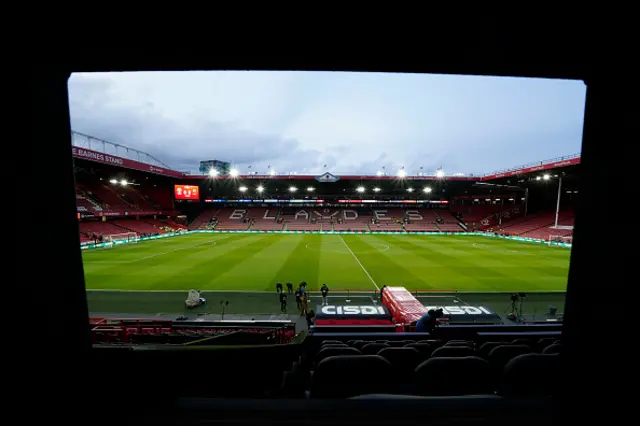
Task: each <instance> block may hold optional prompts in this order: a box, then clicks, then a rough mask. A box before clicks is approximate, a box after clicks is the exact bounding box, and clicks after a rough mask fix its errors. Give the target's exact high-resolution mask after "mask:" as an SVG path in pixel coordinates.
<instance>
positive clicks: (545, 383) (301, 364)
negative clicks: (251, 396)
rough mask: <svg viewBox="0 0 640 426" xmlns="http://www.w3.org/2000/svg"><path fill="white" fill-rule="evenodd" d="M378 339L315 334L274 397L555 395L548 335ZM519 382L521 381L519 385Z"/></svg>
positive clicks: (551, 344) (554, 358)
mask: <svg viewBox="0 0 640 426" xmlns="http://www.w3.org/2000/svg"><path fill="white" fill-rule="evenodd" d="M380 337H381V336H380V335H375V336H368V335H367V334H366V333H361V334H360V335H357V336H356V335H353V334H349V335H348V336H345V337H343V338H339V339H338V338H336V335H335V334H332V335H331V336H330V337H328V338H326V339H322V338H321V337H318V336H314V338H313V340H314V341H313V343H311V344H309V345H307V346H305V347H303V348H301V355H300V357H299V359H297V360H295V361H294V362H293V363H292V365H291V368H290V369H289V370H288V371H286V372H285V373H284V374H283V380H282V387H281V390H280V392H281V395H282V396H285V397H288V398H296V397H297V398H304V397H310V398H349V397H354V396H358V395H365V394H372V393H373V394H376V393H379V394H396V395H420V396H462V395H480V394H485V395H494V394H498V395H501V396H502V397H511V396H515V397H517V396H523V395H541V396H544V395H552V394H553V393H554V391H555V389H554V388H553V386H550V385H549V384H550V383H552V382H553V380H554V377H557V374H558V367H559V364H558V363H559V358H558V355H557V354H550V353H548V351H549V352H550V351H554V349H555V348H554V347H555V346H557V343H556V341H555V340H554V339H553V338H550V337H542V338H539V337H537V336H534V335H532V336H530V337H525V338H520V339H518V341H514V340H513V339H510V338H509V337H508V336H505V337H504V338H503V339H501V340H498V341H495V340H492V341H485V340H484V338H483V337H482V336H480V335H478V336H476V338H475V339H469V340H455V339H449V340H436V339H433V338H426V339H425V340H419V339H416V338H412V337H413V336H412V335H411V334H408V333H402V334H397V335H390V336H389V335H387V336H385V337H387V338H388V340H387V339H381V338H380ZM426 337H429V336H426ZM491 338H492V339H494V337H491ZM346 339H348V340H346ZM374 339H375V340H374ZM529 369H531V370H533V371H535V374H532V371H531V370H529ZM372 371H375V374H372ZM524 377H526V378H527V381H524V382H522V379H523V378H524ZM529 380H530V381H529ZM336 383H340V384H341V385H340V386H335V384H336Z"/></svg>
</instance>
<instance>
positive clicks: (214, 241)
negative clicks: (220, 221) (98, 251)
mask: <svg viewBox="0 0 640 426" xmlns="http://www.w3.org/2000/svg"><path fill="white" fill-rule="evenodd" d="M227 238H229V237H222V238H216V239H213V240H207V241H205V242H200V243H197V244H191V245H188V246H184V247H179V248H177V249H174V250H169V251H165V252H162V253H156V254H152V255H149V256H144V257H139V258H137V259H133V260H121V261H117V260H114V261H108V260H107V261H104V260H102V261H100V260H98V261H91V260H84V262H87V263H113V264H126V263H136V262H140V261H141V260H146V259H153V258H154V257H158V256H164V255H165V254H169V253H174V252H176V251H180V250H186V249H190V248H194V247H200V246H206V245H210V246H214V245H216V244H218V243H217V241H219V240H225V239H227Z"/></svg>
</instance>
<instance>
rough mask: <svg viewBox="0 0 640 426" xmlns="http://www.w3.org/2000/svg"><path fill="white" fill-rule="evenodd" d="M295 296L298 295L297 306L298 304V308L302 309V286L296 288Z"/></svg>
mask: <svg viewBox="0 0 640 426" xmlns="http://www.w3.org/2000/svg"><path fill="white" fill-rule="evenodd" d="M295 296H296V306H298V310H301V309H302V290H301V289H300V287H298V288H297V289H296V292H295Z"/></svg>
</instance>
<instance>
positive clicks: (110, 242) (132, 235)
mask: <svg viewBox="0 0 640 426" xmlns="http://www.w3.org/2000/svg"><path fill="white" fill-rule="evenodd" d="M118 241H120V242H129V243H137V242H138V233H137V232H123V233H121V234H110V235H106V236H105V237H104V242H105V243H107V247H113V246H114V244H117V242H118Z"/></svg>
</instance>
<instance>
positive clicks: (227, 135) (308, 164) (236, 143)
mask: <svg viewBox="0 0 640 426" xmlns="http://www.w3.org/2000/svg"><path fill="white" fill-rule="evenodd" d="M115 84H116V83H115V81H113V80H111V79H109V78H108V77H101V78H89V77H83V76H74V78H73V80H72V81H71V82H70V85H69V98H70V112H71V117H72V127H73V129H74V130H76V131H79V132H82V133H85V134H88V135H91V136H95V137H98V138H100V139H104V140H107V141H109V142H114V143H118V144H121V145H124V146H129V147H132V148H135V149H138V150H141V151H143V152H148V153H149V154H151V155H153V156H154V157H156V158H158V159H160V160H161V161H163V162H164V163H166V164H168V165H169V166H171V167H172V168H175V169H178V170H185V169H186V170H192V171H193V170H195V169H197V167H198V164H199V162H200V161H201V160H209V159H214V158H215V159H219V160H223V161H231V162H232V163H233V164H234V165H237V166H238V167H247V166H249V165H251V166H252V169H253V170H259V169H263V170H267V167H268V166H269V165H273V167H275V166H276V165H277V166H278V167H280V168H282V171H283V172H284V171H286V170H296V171H298V172H305V171H307V170H318V169H320V168H322V166H323V165H324V164H329V165H333V164H335V163H336V158H335V156H334V155H332V154H330V153H323V152H321V151H320V150H317V149H308V148H304V147H302V146H301V145H300V142H298V141H297V140H295V139H293V138H284V137H282V136H280V135H277V134H273V133H267V132H265V133H259V132H256V131H254V130H251V129H247V128H244V127H243V126H242V123H238V122H224V121H217V120H215V119H203V118H202V117H198V118H192V119H190V120H188V121H183V122H179V121H177V120H175V119H172V118H171V117H167V116H166V115H163V114H162V113H161V111H160V110H159V108H157V107H156V106H155V105H154V104H153V103H151V102H144V101H142V102H141V104H140V105H137V106H134V105H126V104H123V103H121V102H119V100H118V99H117V98H116V97H114V95H113V88H114V86H115Z"/></svg>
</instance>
